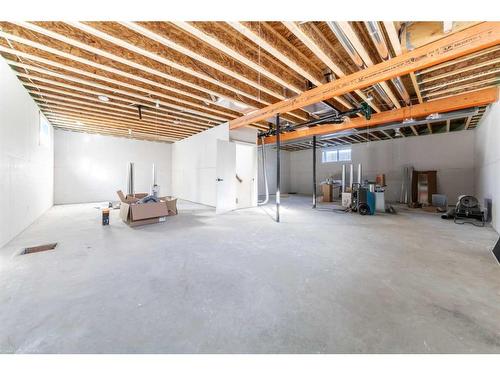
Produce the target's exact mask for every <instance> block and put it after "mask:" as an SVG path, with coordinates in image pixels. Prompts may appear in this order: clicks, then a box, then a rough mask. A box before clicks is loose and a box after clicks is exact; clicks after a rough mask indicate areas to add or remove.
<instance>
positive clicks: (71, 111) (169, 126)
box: [40, 103, 204, 134]
mask: <svg viewBox="0 0 500 375" xmlns="http://www.w3.org/2000/svg"><path fill="white" fill-rule="evenodd" d="M40 108H44V109H46V110H47V112H50V113H55V114H68V115H75V116H76V115H78V116H85V114H87V115H88V116H89V118H94V117H95V118H99V119H103V120H117V121H120V122H124V123H130V124H135V125H137V126H145V127H146V128H149V129H150V130H151V129H153V130H154V129H165V130H168V131H170V130H174V129H179V130H181V132H184V133H185V134H189V133H197V132H199V131H200V129H199V128H197V127H193V126H189V125H185V124H176V123H174V122H164V121H163V122H162V121H160V120H157V121H155V119H151V118H148V119H147V120H146V119H145V118H143V120H139V119H138V118H137V117H136V118H133V117H129V116H117V115H109V114H102V113H99V112H95V111H89V110H83V111H82V110H78V109H75V108H67V107H65V106H60V105H54V104H50V103H41V104H40ZM177 126H182V128H180V127H177ZM201 130H204V129H201Z"/></svg>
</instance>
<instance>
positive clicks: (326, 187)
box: [321, 184, 333, 202]
mask: <svg viewBox="0 0 500 375" xmlns="http://www.w3.org/2000/svg"><path fill="white" fill-rule="evenodd" d="M321 191H322V192H323V202H333V189H332V185H330V184H323V185H321Z"/></svg>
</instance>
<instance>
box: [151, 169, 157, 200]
mask: <svg viewBox="0 0 500 375" xmlns="http://www.w3.org/2000/svg"><path fill="white" fill-rule="evenodd" d="M152 172H153V175H152V176H151V177H152V181H151V194H154V186H155V185H156V166H155V163H153V171H152Z"/></svg>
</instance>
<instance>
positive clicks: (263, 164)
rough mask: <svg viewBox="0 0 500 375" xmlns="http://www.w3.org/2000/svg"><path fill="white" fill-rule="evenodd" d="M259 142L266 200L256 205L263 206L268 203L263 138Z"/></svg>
mask: <svg viewBox="0 0 500 375" xmlns="http://www.w3.org/2000/svg"><path fill="white" fill-rule="evenodd" d="M260 140H261V148H260V150H261V152H262V173H263V175H264V185H265V187H266V198H265V199H264V200H263V201H260V202H257V205H259V206H263V205H265V204H267V202H269V185H268V184H267V167H266V150H265V149H264V137H261V138H260Z"/></svg>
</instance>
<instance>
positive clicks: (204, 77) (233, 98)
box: [35, 21, 307, 122]
mask: <svg viewBox="0 0 500 375" xmlns="http://www.w3.org/2000/svg"><path fill="white" fill-rule="evenodd" d="M66 23H67V24H69V25H70V26H72V27H75V28H77V29H79V30H81V31H83V32H86V33H88V34H90V35H93V36H95V37H97V38H100V39H103V40H105V41H107V42H110V43H113V44H115V45H117V46H119V47H121V48H124V49H127V50H129V51H132V52H134V53H137V54H139V55H143V56H145V57H147V58H149V59H152V60H155V61H157V62H159V63H161V64H163V65H166V66H170V67H172V68H174V69H177V70H179V71H181V72H184V73H186V74H189V75H191V76H194V77H196V78H199V79H201V80H204V81H206V82H209V83H212V84H213V85H216V86H218V87H221V88H223V89H226V90H228V91H232V92H234V94H235V95H236V96H227V95H224V94H222V93H221V92H220V91H211V92H210V94H211V95H214V96H216V97H220V98H224V99H226V100H229V101H232V102H235V103H239V104H240V105H243V106H246V107H249V108H255V107H254V106H253V105H252V104H249V103H248V102H245V101H241V99H238V96H243V97H246V98H248V99H251V100H253V101H255V102H258V103H261V104H262V105H269V104H271V102H270V101H268V100H265V99H263V97H262V96H261V95H260V92H256V93H255V94H252V93H250V92H248V91H246V90H243V89H240V88H239V87H237V86H235V85H234V84H233V85H231V84H227V83H225V82H224V81H222V80H220V79H216V78H213V77H212V76H211V75H209V74H207V73H200V72H198V71H197V70H194V69H191V68H189V67H186V66H184V65H182V64H179V63H177V62H175V61H172V60H170V59H167V58H165V57H163V56H160V55H158V54H157V53H154V52H151V51H149V50H146V49H144V48H139V47H137V46H135V45H133V44H131V43H129V42H127V41H125V40H123V39H121V38H117V37H115V36H113V35H110V34H108V33H105V32H102V31H100V30H98V29H96V28H94V27H91V26H89V25H87V24H84V23H82V22H76V21H73V22H70V21H68V22H66ZM120 24H122V23H120ZM132 25H134V26H132ZM124 26H126V27H127V28H129V29H132V30H134V31H136V32H138V30H141V31H142V33H144V34H148V37H149V38H152V34H154V33H151V32H148V30H147V29H144V28H142V27H140V26H139V25H136V24H132V23H125V24H124ZM35 27H37V26H35ZM49 32H50V33H51V35H52V36H54V35H59V34H57V33H52V32H51V31H49ZM63 38H66V37H65V36H63ZM160 38H161V37H160V36H156V38H155V39H154V40H155V41H156V42H158V41H159V40H160ZM65 41H66V42H68V41H72V42H76V43H78V46H79V48H84V49H86V48H88V47H89V46H87V45H86V44H83V43H81V42H78V41H74V40H72V39H69V38H68V39H65ZM162 44H163V45H167V44H168V41H167V40H166V39H163V42H162ZM171 45H172V44H171V43H170V46H169V48H172V46H171ZM90 48H93V47H90ZM173 49H176V48H173ZM178 49H180V46H178ZM98 50H99V51H102V50H100V49H98ZM186 51H188V50H187V49H184V52H186ZM184 52H183V53H184ZM190 55H193V56H194V53H190ZM190 55H188V56H189V57H191V58H193V57H192V56H190ZM196 55H197V54H196ZM106 57H108V58H112V59H115V58H116V57H118V58H120V57H119V56H116V55H114V54H107V56H106ZM197 58H198V59H203V60H204V62H203V63H204V64H206V65H208V66H210V67H213V68H214V64H213V62H212V63H207V61H209V60H208V59H205V58H203V57H202V56H199V55H197ZM120 59H121V58H120ZM121 62H122V61H121ZM136 67H137V66H136ZM143 67H144V66H143ZM217 69H218V70H220V69H222V67H221V66H218V68H217ZM224 73H225V74H227V71H225V72H224ZM233 73H234V72H233ZM241 79H244V78H243V77H242V76H241V75H240V80H241ZM184 82H187V81H184ZM184 84H185V83H184ZM245 84H247V85H248V89H249V90H252V91H257V90H256V86H258V87H257V88H258V89H259V90H263V89H264V87H263V86H259V85H258V84H257V83H255V82H251V81H250V82H245ZM200 87H201V88H203V89H205V86H199V87H198V89H200ZM205 90H206V89H205ZM202 91H203V90H202ZM263 91H264V92H266V93H268V94H269V92H268V91H270V90H268V89H267V88H266V89H265V90H263ZM272 96H273V97H276V96H277V94H276V93H275V92H273V94H272ZM280 97H281V98H282V97H283V96H280ZM285 115H286V114H285ZM288 115H289V116H290V117H291V119H292V121H295V122H296V121H301V120H307V117H305V116H303V115H298V114H293V113H290V114H288Z"/></svg>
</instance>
